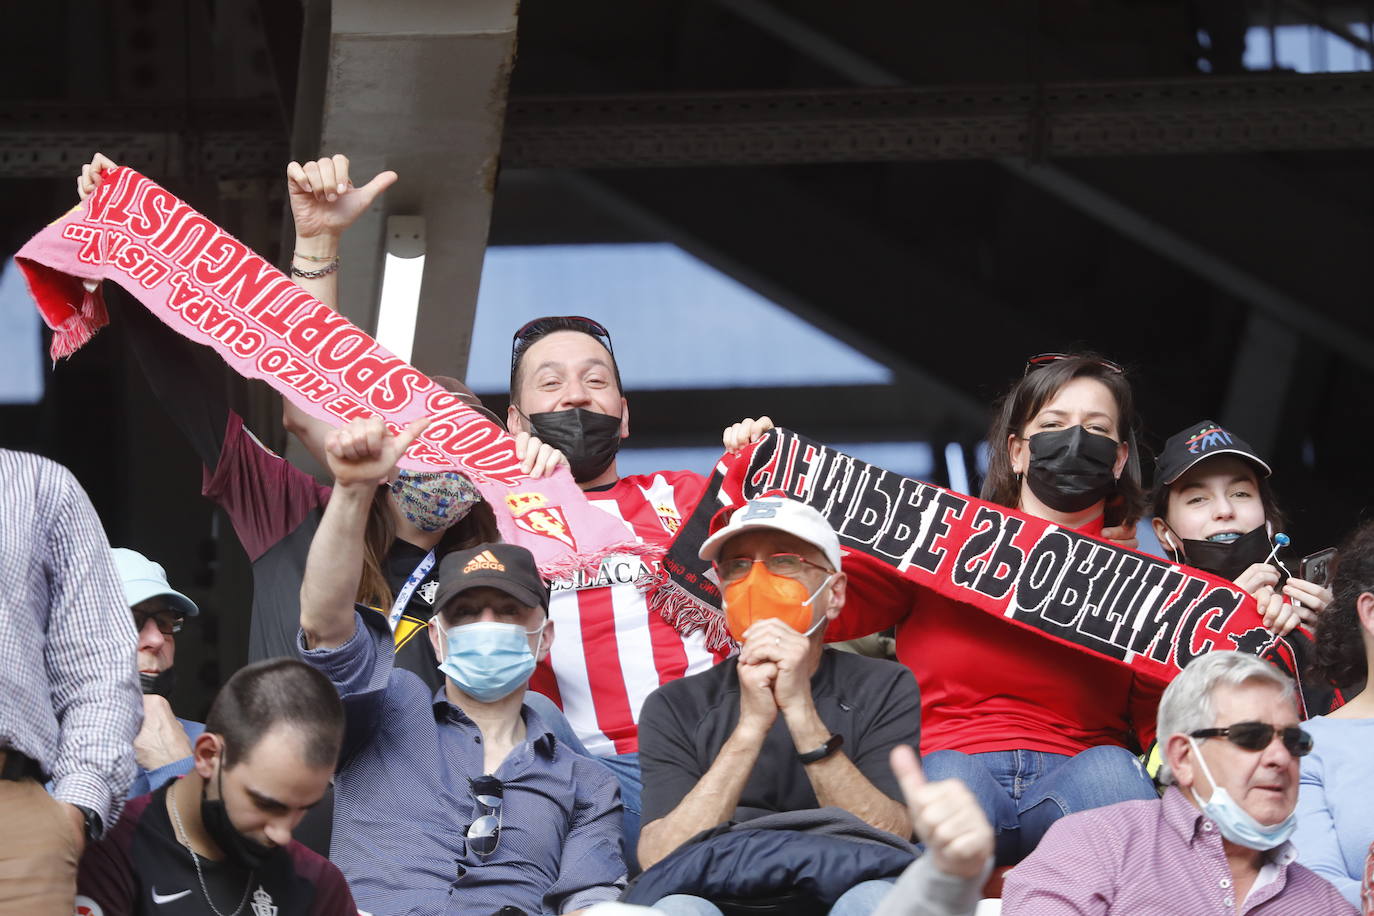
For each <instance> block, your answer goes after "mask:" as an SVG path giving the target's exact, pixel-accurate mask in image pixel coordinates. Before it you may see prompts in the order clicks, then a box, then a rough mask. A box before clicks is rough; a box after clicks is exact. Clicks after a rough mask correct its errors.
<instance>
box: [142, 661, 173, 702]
mask: <svg viewBox="0 0 1374 916" xmlns="http://www.w3.org/2000/svg"><path fill="white" fill-rule="evenodd" d="M176 670H177V669H175V668H168V669H167V670H166V671H159V672H158V673H157V674H147V673H145V672H143V671H140V672H139V673H138V683H139V686H140V687H142V688H143V693H144V695H145V696H159V697H168V698H170V697H171V696H172V688H174V687H176V684H177V676H176Z"/></svg>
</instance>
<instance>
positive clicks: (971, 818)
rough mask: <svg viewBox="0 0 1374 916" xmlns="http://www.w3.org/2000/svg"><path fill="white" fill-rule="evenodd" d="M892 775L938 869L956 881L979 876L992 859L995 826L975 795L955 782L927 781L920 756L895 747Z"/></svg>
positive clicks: (908, 749) (944, 780) (917, 832)
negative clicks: (989, 821) (984, 812)
mask: <svg viewBox="0 0 1374 916" xmlns="http://www.w3.org/2000/svg"><path fill="white" fill-rule="evenodd" d="M891 763H892V772H893V773H894V774H895V775H896V776H897V782H898V784H899V785H900V786H901V787H902V795H903V796H905V798H906V804H907V808H908V809H910V811H911V823H912V824H913V825H914V826H915V829H916V836H917V837H918V838H919V839H920V840H921V841H922V842H924V843H925V844H926V854H927V855H930V856H934V858H935V867H936V868H938V869H939V870H940V871H942V872H944V873H945V874H947V875H953V876H955V877H958V878H977V877H978V876H979V875H981V874H982V872H983V868H984V867H985V866H986V865H987V863H988V860H989V859H991V858H992V850H993V836H992V825H991V824H989V823H988V819H987V817H986V816H984V814H983V809H982V808H980V807H979V806H978V801H977V799H975V798H974V797H973V793H972V792H970V791H969V790H968V786H966V785H964V784H963V783H962V782H961V781H959V780H957V779H942V780H940V781H939V782H927V781H926V776H925V772H924V771H923V770H922V769H921V762H920V761H919V760H917V759H916V752H915V751H913V750H912V749H911V748H910V747H908V746H906V745H905V744H901V745H898V746H897V747H895V748H893V749H892V757H891Z"/></svg>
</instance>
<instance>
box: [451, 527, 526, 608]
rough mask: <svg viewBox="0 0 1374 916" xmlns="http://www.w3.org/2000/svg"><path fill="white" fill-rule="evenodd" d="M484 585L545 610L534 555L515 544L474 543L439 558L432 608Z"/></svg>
mask: <svg viewBox="0 0 1374 916" xmlns="http://www.w3.org/2000/svg"><path fill="white" fill-rule="evenodd" d="M481 586H485V587H487V588H494V589H496V590H497V591H501V592H505V593H506V594H507V595H510V596H511V597H512V598H514V599H515V600H516V601H519V602H520V603H521V604H523V605H525V606H526V607H541V608H543V609H544V613H545V614H547V613H548V612H549V587H548V586H547V585H545V584H544V580H543V578H542V577H541V576H540V575H539V567H538V566H536V565H535V562H534V554H532V553H530V552H529V551H528V550H526V549H525V548H524V547H518V546H516V545H515V544H495V543H493V544H478V545H477V546H476V547H472V548H470V549H468V550H458V551H454V552H453V553H451V554H449V555H448V556H446V557H444V558H443V559H442V560H440V561H439V593H438V594H437V595H435V596H434V608H435V610H436V611H442V610H443V607H444V605H446V604H448V603H449V601H451V600H452V599H454V598H456V597H457V596H458V595H460V594H462V593H463V592H465V591H467V590H468V589H470V588H478V587H481Z"/></svg>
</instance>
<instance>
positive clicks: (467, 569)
mask: <svg viewBox="0 0 1374 916" xmlns="http://www.w3.org/2000/svg"><path fill="white" fill-rule="evenodd" d="M480 569H489V570H493V571H495V572H505V571H506V567H505V564H503V563H502V562H501V561H500V560H498V559H496V556H495V555H494V554H493V553H492V552H491V551H490V550H484V551H482V552H481V553H479V554H478V555H477V556H475V557H473V558H472V559H471V560H468V565H467V566H464V567H463V575H465V576H466V575H468V574H470V573H475V572H477V571H478V570H480Z"/></svg>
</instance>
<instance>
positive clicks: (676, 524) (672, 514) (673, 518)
mask: <svg viewBox="0 0 1374 916" xmlns="http://www.w3.org/2000/svg"><path fill="white" fill-rule="evenodd" d="M654 511H655V512H657V513H658V521H659V524H661V525H663V530H664V531H667V532H668V533H669V534H677V532H678V529H679V528H681V527H682V516H681V515H679V514H678V511H677V509H676V508H674V507H673V506H670V505H668V504H667V503H659V504H658V505H656V506H654Z"/></svg>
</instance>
